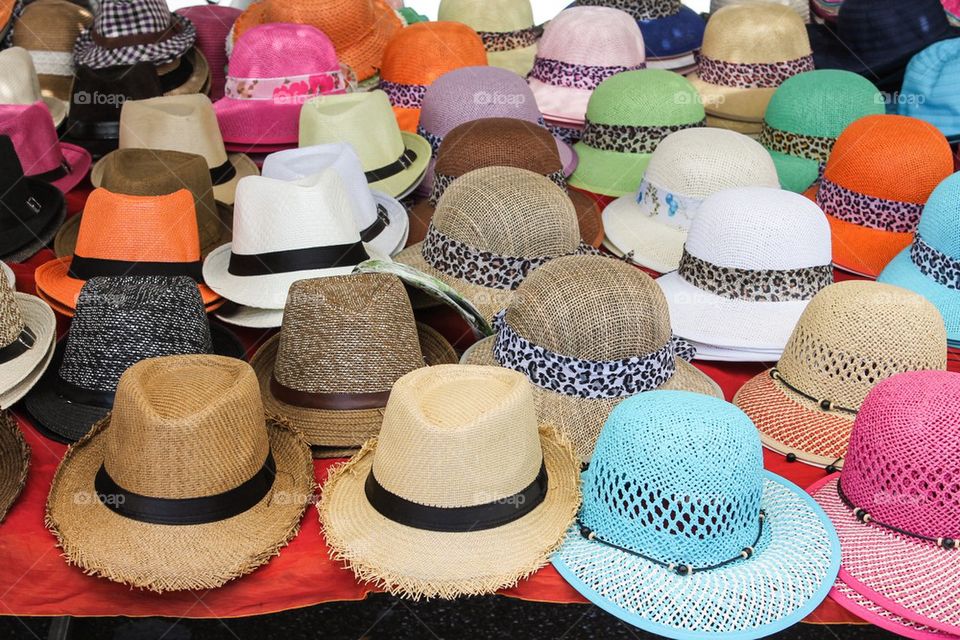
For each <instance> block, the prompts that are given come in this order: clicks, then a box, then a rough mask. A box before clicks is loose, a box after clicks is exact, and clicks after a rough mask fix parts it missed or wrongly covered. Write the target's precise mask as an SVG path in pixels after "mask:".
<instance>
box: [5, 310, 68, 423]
mask: <svg viewBox="0 0 960 640" xmlns="http://www.w3.org/2000/svg"><path fill="white" fill-rule="evenodd" d="M14 295H15V296H16V299H17V304H18V305H19V306H20V310H21V313H22V314H23V322H24V324H25V325H26V326H28V327H30V329H31V330H33V332H34V334H36V340H35V341H34V345H33V347H32V348H30V349H27V350H26V351H25V352H24V353H22V354H20V355H19V356H18V357H16V358H14V359H13V360H10V361H8V362H5V363H3V364H2V365H0V409H7V408H9V407H10V406H12V405H14V404H16V403H17V401H18V400H20V399H21V398H23V396H25V395H27V392H29V391H30V389H32V388H33V386H34V385H35V384H37V381H39V380H40V378H41V377H42V376H43V373H44V371H46V370H47V368H48V367H49V366H50V361H51V359H52V358H53V343H54V338H55V337H56V333H57V318H56V316H55V315H54V313H53V310H52V309H51V308H50V307H49V306H48V305H47V304H46V303H45V302H44V301H43V300H41V299H39V298H37V297H36V296H31V295H28V294H26V293H16V294H14Z"/></svg>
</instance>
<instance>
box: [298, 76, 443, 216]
mask: <svg viewBox="0 0 960 640" xmlns="http://www.w3.org/2000/svg"><path fill="white" fill-rule="evenodd" d="M331 142H347V143H349V144H350V145H351V146H352V147H353V149H354V151H356V152H357V155H358V156H359V157H360V164H362V165H363V170H364V172H365V173H366V177H367V182H368V183H369V184H370V188H371V189H375V190H377V191H383V192H384V193H386V194H387V195H391V196H393V197H395V198H402V197H404V196H405V195H407V194H408V193H410V192H411V191H413V190H414V189H415V188H416V187H417V185H418V184H420V181H421V180H423V175H424V172H425V171H426V170H427V165H428V164H429V163H430V143H429V142H427V141H426V140H425V139H424V138H423V137H422V136H419V135H417V134H415V133H410V132H409V131H401V130H400V127H399V126H398V125H397V120H396V118H394V116H393V111H392V110H391V108H390V100H389V99H388V98H387V94H385V93H384V92H382V91H371V92H370V93H352V94H347V95H343V96H323V97H320V98H314V99H312V100H308V101H307V103H306V104H304V105H303V110H302V111H301V112H300V146H301V147H309V146H312V145H315V144H329V143H331Z"/></svg>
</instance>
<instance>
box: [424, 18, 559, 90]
mask: <svg viewBox="0 0 960 640" xmlns="http://www.w3.org/2000/svg"><path fill="white" fill-rule="evenodd" d="M437 20H440V21H444V22H460V23H463V24H465V25H467V26H468V27H470V28H471V29H473V30H475V31H476V32H477V35H478V36H480V39H481V40H482V41H483V46H484V48H485V49H486V51H487V61H488V62H489V64H491V65H492V66H494V67H500V68H503V69H507V70H509V71H512V72H513V73H515V74H517V75H519V76H523V77H526V75H527V74H528V73H530V69H532V68H533V58H534V56H535V55H537V41H538V40H539V39H540V36H541V35H542V34H543V27H542V26H539V25H535V24H534V22H533V7H532V6H531V2H530V0H440V7H439V9H437Z"/></svg>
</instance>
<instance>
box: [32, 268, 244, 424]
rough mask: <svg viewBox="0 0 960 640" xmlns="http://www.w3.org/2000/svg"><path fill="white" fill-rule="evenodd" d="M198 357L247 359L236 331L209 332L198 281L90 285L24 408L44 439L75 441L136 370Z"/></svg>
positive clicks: (215, 328) (137, 279) (136, 279)
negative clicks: (162, 359)
mask: <svg viewBox="0 0 960 640" xmlns="http://www.w3.org/2000/svg"><path fill="white" fill-rule="evenodd" d="M199 353H216V354H218V355H223V356H231V357H235V358H240V359H242V358H243V355H244V349H243V347H242V345H241V344H240V342H239V340H238V339H237V337H236V336H235V335H233V334H232V333H231V332H230V331H228V330H227V329H225V328H224V327H222V326H220V325H212V326H211V325H210V323H209V321H208V320H207V314H206V311H205V309H204V306H203V300H202V299H201V298H200V293H199V291H198V290H197V283H196V282H194V281H193V280H191V279H190V278H186V277H182V276H181V277H163V276H124V277H120V278H91V279H90V280H88V281H87V282H86V284H84V286H83V289H82V290H81V291H80V297H79V298H78V300H77V312H76V315H75V316H74V318H73V323H72V324H71V325H70V331H69V333H68V334H67V336H66V337H65V338H63V339H62V340H61V341H60V342H59V343H58V344H57V350H56V352H55V354H54V358H53V363H52V365H51V367H50V368H49V369H48V370H47V373H46V375H45V376H44V377H43V379H42V380H41V381H40V383H39V384H38V385H37V386H36V387H35V388H34V389H33V390H32V391H31V392H30V394H29V395H28V396H27V398H26V400H25V406H26V409H27V411H28V412H29V413H30V415H31V416H33V418H34V420H35V421H36V425H37V427H38V428H39V430H40V431H41V433H43V434H44V435H46V436H47V437H49V438H52V439H54V440H57V441H60V442H72V441H75V440H78V439H80V438H81V437H82V436H83V435H85V434H86V433H87V431H88V430H89V429H90V427H92V426H93V424H94V423H95V422H97V421H98V420H100V419H101V418H103V417H104V416H105V415H106V414H107V412H109V411H110V409H111V408H112V406H113V394H114V392H115V391H116V388H117V383H118V382H119V380H120V375H121V374H122V373H123V372H124V371H126V370H127V369H128V368H129V367H131V366H132V365H134V364H136V363H137V362H139V361H141V360H145V359H147V358H153V357H157V356H167V355H184V354H199Z"/></svg>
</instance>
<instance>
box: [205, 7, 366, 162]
mask: <svg viewBox="0 0 960 640" xmlns="http://www.w3.org/2000/svg"><path fill="white" fill-rule="evenodd" d="M351 83H353V80H352V78H351V75H350V72H349V70H347V69H344V68H343V67H342V66H341V65H340V60H339V58H338V57H337V52H336V51H334V48H333V43H332V42H331V41H330V38H328V37H327V35H326V34H324V33H323V32H321V31H319V30H317V29H316V28H314V27H311V26H308V25H292V24H280V23H276V24H266V25H263V26H259V27H255V28H253V29H250V30H249V31H247V32H246V33H244V35H243V37H242V38H240V40H239V41H237V44H236V46H235V47H234V48H233V54H232V55H231V56H230V66H229V68H228V69H227V78H226V85H225V87H224V97H223V98H221V99H220V100H217V102H216V104H215V105H214V110H215V111H216V114H217V121H218V122H219V123H220V130H221V131H222V132H223V139H224V140H225V141H227V142H231V143H250V144H256V145H264V144H283V145H294V144H296V142H297V127H298V126H299V116H300V109H301V107H302V106H303V103H304V102H305V101H306V100H308V99H309V98H311V97H313V96H318V95H324V94H331V93H343V92H344V91H346V90H347V89H348V88H350V86H351Z"/></svg>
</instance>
